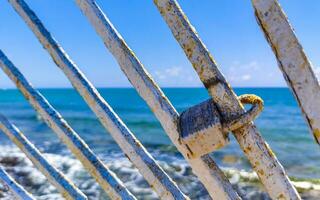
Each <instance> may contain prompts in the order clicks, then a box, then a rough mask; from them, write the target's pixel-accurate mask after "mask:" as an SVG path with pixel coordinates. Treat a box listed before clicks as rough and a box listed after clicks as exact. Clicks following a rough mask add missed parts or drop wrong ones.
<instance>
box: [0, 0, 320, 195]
mask: <svg viewBox="0 0 320 200" xmlns="http://www.w3.org/2000/svg"><path fill="white" fill-rule="evenodd" d="M9 2H10V3H11V4H12V6H13V7H14V9H15V10H16V11H17V13H18V14H19V15H20V16H21V17H22V18H23V20H24V21H25V22H26V23H27V25H28V26H29V27H30V29H31V30H32V31H33V32H34V34H35V35H36V37H37V38H38V39H39V41H40V43H41V44H42V45H43V47H44V48H45V49H46V50H47V51H48V52H49V53H50V55H51V57H52V59H53V60H54V62H55V63H56V64H57V65H58V66H59V68H61V70H62V71H63V72H64V73H65V75H66V76H67V78H68V79H69V80H70V82H71V83H72V85H73V87H74V88H75V89H76V90H77V91H78V92H79V94H80V95H81V96H82V97H83V99H84V100H85V101H86V102H87V104H88V106H89V107H90V108H91V110H92V111H93V112H94V113H95V114H96V116H97V117H98V119H99V120H100V122H101V124H102V125H103V126H104V127H105V128H106V129H107V130H108V131H109V132H110V134H111V135H112V137H113V138H114V140H115V141H116V142H117V143H118V145H119V146H120V148H121V149H122V151H123V152H124V153H125V155H126V156H127V157H128V158H129V159H130V161H131V162H132V163H133V164H134V165H135V166H136V167H137V168H138V170H139V172H140V173H141V174H142V175H143V176H144V178H145V179H146V181H147V182H148V183H149V184H150V186H151V187H152V188H153V189H154V190H155V192H156V193H157V194H158V196H159V197H160V198H162V199H188V197H187V196H186V195H185V194H183V193H182V192H181V191H180V189H179V188H178V186H177V184H176V183H175V182H174V181H173V180H172V179H171V178H170V177H169V176H168V175H167V174H166V173H165V171H164V170H163V169H161V167H160V166H159V165H158V164H157V163H156V161H155V160H154V159H153V158H152V156H151V155H150V154H149V153H148V152H147V150H146V149H145V148H144V147H143V145H142V144H141V143H140V142H139V141H138V139H137V138H136V137H135V136H134V134H133V133H132V132H131V131H130V130H129V129H128V128H127V127H126V125H125V124H124V123H123V122H122V121H121V119H120V118H119V117H118V116H117V114H116V113H115V112H114V111H113V109H112V108H111V107H110V106H109V104H108V103H107V102H106V101H105V100H104V99H103V98H102V96H101V95H100V94H99V92H98V91H97V90H96V88H95V87H94V86H93V85H92V84H91V83H90V81H89V80H88V79H87V78H86V77H85V75H84V74H83V73H82V72H81V71H80V69H79V68H78V67H77V66H76V65H75V63H74V62H73V61H72V60H71V59H70V58H69V56H68V55H67V54H66V53H65V52H64V50H63V48H62V47H61V46H59V44H58V43H57V41H56V40H55V39H54V38H53V37H52V35H51V34H50V32H49V31H48V30H47V29H46V28H45V27H44V25H43V24H42V23H41V21H40V19H39V18H38V17H37V16H36V15H35V13H34V12H33V11H32V10H31V9H30V8H29V7H28V5H27V4H26V3H25V2H24V1H23V0H9ZM76 3H77V5H78V6H79V8H80V9H81V11H82V12H83V13H84V15H85V16H86V17H87V18H88V20H89V21H90V23H91V24H92V25H93V27H94V28H95V30H96V32H97V33H98V35H99V36H100V37H101V39H102V40H103V42H104V44H105V46H106V48H107V49H108V50H109V51H110V52H111V53H112V55H113V56H114V57H115V58H116V60H117V61H118V63H119V66H120V68H121V69H122V71H123V72H124V73H125V75H126V76H127V78H128V79H129V81H130V82H131V84H132V85H133V86H134V87H135V89H136V90H137V92H138V93H139V95H140V96H141V97H142V98H143V99H144V100H145V102H146V103H147V104H148V106H149V107H150V109H151V110H152V112H153V113H154V114H155V116H156V117H157V118H158V120H159V121H160V123H161V125H162V127H163V129H164V130H165V132H166V133H167V134H168V136H169V138H170V139H171V141H172V142H173V143H174V144H175V146H176V147H177V148H178V150H179V151H180V152H181V153H182V155H183V156H184V157H185V159H186V160H187V161H188V162H189V164H190V165H191V167H192V169H193V172H194V173H195V175H197V176H198V178H199V179H200V181H201V182H202V183H203V185H204V186H205V188H206V189H207V191H208V193H209V194H210V196H211V197H212V198H213V199H219V200H220V199H241V197H240V196H239V195H238V194H237V192H236V191H235V190H234V189H233V188H232V185H231V184H230V182H229V181H228V179H227V178H226V176H225V175H224V173H223V172H222V171H221V169H220V168H219V167H218V166H217V164H216V163H215V162H214V160H213V158H212V157H211V156H210V155H209V154H208V153H210V152H212V151H214V150H215V149H218V148H222V147H223V146H225V145H227V143H228V141H229V139H228V131H231V132H232V133H233V134H234V136H235V138H236V139H237V141H238V143H239V145H240V147H241V149H242V150H243V152H244V154H245V155H246V156H247V158H248V160H249V161H250V163H251V165H252V168H253V169H254V170H255V171H256V173H257V174H258V176H259V178H260V180H261V182H262V183H263V185H264V186H265V188H266V190H267V192H268V193H269V195H270V197H271V198H272V199H301V198H300V196H299V194H298V193H297V191H296V189H295V188H294V186H293V185H292V183H291V182H290V180H289V178H288V176H287V175H286V173H285V171H284V169H283V167H282V166H281V164H280V163H279V161H278V160H277V158H276V157H275V155H274V154H273V152H272V151H271V149H270V148H269V146H268V144H267V143H266V142H265V141H264V139H263V138H262V137H261V135H260V133H259V131H258V129H257V128H256V126H255V125H254V123H253V119H254V117H255V116H256V115H257V114H258V113H259V112H260V111H261V109H262V104H263V102H262V100H261V99H260V98H258V97H255V96H253V95H245V96H241V97H237V96H236V95H235V93H234V92H233V90H232V88H231V87H230V85H229V83H228V82H227V80H226V79H225V78H224V76H223V75H222V73H221V72H220V70H219V68H218V66H217V64H216V63H215V61H214V59H213V57H212V56H211V54H210V53H209V51H208V50H207V49H206V47H205V46H204V44H203V43H202V41H201V40H200V38H199V36H198V34H197V33H196V31H195V29H194V27H192V25H191V24H190V22H189V21H188V19H187V17H186V15H185V14H184V13H183V11H182V9H181V7H180V6H179V4H178V3H177V1H176V0H154V3H155V6H156V7H157V8H158V10H159V11H160V14H161V15H162V17H163V18H164V20H165V22H166V23H167V24H168V26H169V28H170V29H171V31H172V34H173V36H174V37H175V38H176V40H177V42H178V43H179V44H180V46H181V47H182V49H183V50H184V52H185V54H186V56H187V58H188V59H189V60H190V62H191V63H192V65H193V67H194V69H195V70H196V72H197V73H198V75H199V78H200V80H201V81H202V83H203V85H204V86H205V87H206V88H207V90H208V93H209V95H210V96H211V99H210V100H208V101H205V102H203V103H201V104H198V105H195V106H193V107H191V108H189V109H188V110H187V111H185V112H183V113H182V114H181V115H180V114H179V113H178V112H177V111H176V110H175V108H174V107H173V106H172V104H171V103H170V101H169V99H168V98H167V97H166V96H165V94H164V93H163V92H162V90H161V89H160V87H159V86H158V85H157V84H156V83H155V82H154V81H153V79H152V77H151V76H150V74H149V73H148V72H147V70H146V69H145V68H144V66H143V65H142V63H141V62H140V61H139V60H138V58H137V57H136V56H135V54H134V53H133V51H132V50H131V49H130V48H129V47H128V45H127V44H126V42H125V41H124V39H123V38H122V37H121V35H120V34H119V33H118V32H117V30H116V29H115V28H114V26H113V25H112V23H111V22H110V21H109V19H108V18H107V16H106V15H105V14H104V13H103V11H102V10H101V9H100V8H99V6H98V5H97V4H96V2H95V1H94V0H76ZM252 3H253V6H254V9H255V14H256V17H257V21H258V23H259V25H260V26H261V28H262V30H263V32H264V33H265V35H266V38H267V39H268V41H269V43H270V45H271V46H272V48H273V50H274V52H275V54H276V57H277V59H278V61H279V64H280V68H281V69H282V70H283V73H284V75H285V78H286V80H287V82H288V84H289V86H291V87H292V90H293V92H294V94H295V96H296V98H297V100H298V102H299V105H300V106H301V108H302V110H303V112H304V114H305V117H306V118H307V121H308V124H309V126H310V128H311V129H312V130H313V133H314V135H315V138H316V139H317V141H318V140H319V138H320V131H319V128H320V121H318V120H319V119H320V118H319V117H318V115H319V112H318V111H320V110H319V106H317V104H316V103H317V101H318V100H317V99H318V97H319V95H320V88H319V83H318V81H317V79H316V78H315V75H314V73H313V71H312V67H311V64H310V62H309V61H308V60H307V58H306V56H305V54H304V52H303V50H302V47H301V45H300V44H299V42H298V40H297V38H296V37H295V35H294V33H293V31H292V29H291V27H290V25H289V23H288V21H287V19H286V17H285V15H284V13H283V11H282V10H281V7H280V5H279V4H278V3H277V1H276V0H263V1H262V0H253V1H252ZM275 19H277V20H275ZM0 67H1V68H2V69H3V70H4V72H5V73H6V74H7V75H8V76H9V77H10V78H11V79H12V81H13V82H14V83H15V84H16V86H17V88H19V89H20V91H21V92H22V93H23V95H24V96H25V97H26V99H27V100H28V101H29V102H30V103H31V105H32V106H33V107H34V108H35V110H36V111H37V112H39V113H40V115H41V116H42V118H43V119H44V121H45V122H46V123H47V124H48V125H49V127H51V128H52V129H53V130H54V131H55V132H56V133H57V135H58V136H59V137H60V139H61V140H62V141H63V142H64V143H65V144H66V145H67V146H68V148H69V149H70V150H71V151H72V152H73V153H74V154H75V156H76V157H77V158H78V159H79V160H80V161H81V162H82V164H83V165H84V167H85V168H86V169H87V170H88V171H89V172H90V173H91V175H92V176H93V177H94V178H95V179H96V180H97V182H98V183H99V184H100V185H101V186H102V188H103V189H104V190H105V191H106V192H107V194H108V195H109V196H110V197H111V198H112V199H135V197H134V196H133V195H132V194H131V193H130V191H129V190H127V189H126V187H125V186H124V185H123V183H122V182H121V181H120V180H119V179H118V178H117V177H116V175H115V174H114V173H113V172H111V171H110V170H109V169H108V168H107V167H106V166H105V165H104V164H103V163H102V162H101V161H100V160H99V159H98V158H97V157H96V156H95V155H94V154H93V152H92V151H91V150H90V149H89V147H88V146H87V145H86V144H85V142H84V141H83V140H82V139H81V138H80V137H79V136H78V135H77V133H76V132H75V131H74V130H73V129H72V128H71V127H70V126H69V125H68V124H67V122H66V121H65V120H64V119H63V118H62V116H61V115H60V114H59V113H58V112H57V111H56V110H54V108H53V107H52V106H51V105H50V104H49V102H47V100H46V99H45V98H44V97H43V96H42V95H41V94H40V93H39V92H38V91H37V90H35V89H34V88H33V87H32V86H31V84H30V83H29V82H28V81H27V80H26V78H25V77H24V76H23V75H22V74H21V73H20V72H19V70H18V69H17V68H16V67H15V66H14V65H13V63H12V62H11V61H10V60H9V59H8V58H7V57H6V56H5V55H4V54H3V53H2V52H1V51H0ZM245 103H249V104H253V107H252V108H251V109H250V110H249V111H247V112H246V111H245V110H244V108H243V105H242V104H245ZM199 113H200V114H199ZM196 114H199V115H196ZM202 115H205V117H206V119H209V120H206V123H209V124H205V123H204V122H201V120H200V123H202V124H193V121H192V120H193V118H197V119H201V117H203V116H202ZM210 120H211V121H210ZM0 122H1V124H0V128H1V129H2V130H4V132H5V133H6V134H7V135H8V136H9V137H10V138H11V139H12V140H13V141H14V142H15V143H16V144H17V146H19V147H20V148H21V149H22V150H23V151H24V152H25V153H26V154H27V155H28V156H29V158H30V159H31V160H32V161H33V162H34V164H35V165H36V166H37V167H38V168H39V169H40V171H42V172H43V173H44V174H45V175H46V177H47V178H48V179H49V180H50V181H51V182H52V183H53V184H54V185H55V186H56V187H57V188H58V190H59V191H60V192H61V193H62V194H65V195H64V196H65V197H66V198H70V199H85V198H86V197H85V196H84V195H83V194H82V193H81V192H80V191H79V190H78V189H77V188H76V186H74V185H73V184H72V183H71V182H70V181H68V180H67V179H66V178H64V177H63V175H62V174H61V173H60V172H59V171H58V170H56V169H55V168H53V167H51V165H50V164H49V163H48V162H47V161H46V160H45V159H44V158H43V157H42V156H41V154H40V152H39V151H38V150H37V149H36V148H35V147H34V146H33V145H32V144H31V143H30V142H29V141H28V140H27V139H26V138H25V137H24V136H23V134H22V133H21V132H19V130H18V129H17V128H16V127H15V126H14V125H12V124H10V122H8V121H7V120H6V119H5V118H4V117H0ZM184 123H187V126H186V127H184V125H185V124H184ZM198 125H199V126H198ZM195 126H197V127H196V128H195ZM182 134H184V135H182ZM201 134H202V135H201ZM199 135H201V136H202V137H198V136H199ZM186 138H187V139H186ZM190 138H191V139H190ZM201 138H202V139H201ZM203 138H204V139H203ZM195 150H196V152H195ZM40 160H41V161H40ZM50 170H51V171H50ZM0 178H1V179H2V180H4V181H5V182H6V183H7V184H8V185H9V186H10V188H11V189H12V190H13V191H15V192H16V193H17V194H21V195H20V197H21V198H22V199H23V198H24V197H26V199H27V198H29V199H31V198H32V197H27V196H28V193H26V192H25V191H24V190H23V189H22V188H21V187H20V186H18V185H17V184H16V183H15V182H12V184H11V183H10V182H8V181H7V180H9V178H10V177H8V176H7V174H6V173H5V172H4V171H3V170H2V169H0ZM10 180H11V179H10ZM72 192H73V193H72ZM23 195H24V196H23ZM77 195H79V196H78V197H79V198H78V197H77ZM18 196H19V195H18Z"/></svg>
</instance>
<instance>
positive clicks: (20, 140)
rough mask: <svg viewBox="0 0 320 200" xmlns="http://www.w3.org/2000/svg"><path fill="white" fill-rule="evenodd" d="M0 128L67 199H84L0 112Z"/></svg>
mask: <svg viewBox="0 0 320 200" xmlns="http://www.w3.org/2000/svg"><path fill="white" fill-rule="evenodd" d="M0 130H1V131H2V132H4V133H5V134H6V135H7V136H8V137H9V138H10V140H11V141H12V142H13V143H15V144H16V145H17V146H18V147H19V148H20V149H21V151H22V152H24V153H25V154H26V156H27V157H28V158H29V159H30V160H31V161H32V163H33V164H34V165H35V166H36V167H37V168H38V169H39V170H40V171H41V172H42V173H43V174H45V176H46V177H48V180H49V182H50V183H52V184H53V185H54V186H55V187H56V188H57V189H58V190H59V192H60V193H61V194H62V196H64V197H66V198H67V199H79V200H84V199H87V197H86V196H85V195H84V194H83V193H82V192H81V191H80V190H79V189H78V188H77V187H75V186H74V184H73V183H71V181H69V180H68V179H67V178H66V177H65V176H64V175H63V174H62V173H61V172H60V171H59V170H57V169H56V168H55V167H53V166H52V164H50V163H49V162H48V161H47V160H46V159H45V158H44V157H43V155H42V154H41V153H40V151H39V150H38V149H37V148H36V147H35V146H34V145H33V144H32V143H31V142H30V141H29V140H28V139H27V138H26V137H25V136H24V134H23V133H21V132H20V130H19V129H18V128H17V127H16V126H15V125H13V124H12V123H10V122H9V121H8V120H7V119H6V118H5V117H4V116H3V115H1V114H0Z"/></svg>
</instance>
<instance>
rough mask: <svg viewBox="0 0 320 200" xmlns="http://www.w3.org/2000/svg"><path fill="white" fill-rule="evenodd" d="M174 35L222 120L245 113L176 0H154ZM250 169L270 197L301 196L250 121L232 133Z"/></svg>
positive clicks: (296, 197) (287, 197)
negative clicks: (254, 172)
mask: <svg viewBox="0 0 320 200" xmlns="http://www.w3.org/2000/svg"><path fill="white" fill-rule="evenodd" d="M154 3H155V5H156V6H157V7H158V9H159V11H160V13H161V15H162V16H163V18H164V19H165V21H166V23H167V24H168V26H169V27H170V29H171V31H172V33H173V35H174V37H175V38H176V40H177V41H178V43H179V44H180V46H181V47H182V48H183V50H184V52H185V54H186V56H187V57H188V59H189V60H190V62H191V63H192V65H193V67H194V69H195V70H196V72H197V73H198V75H199V77H200V79H201V81H202V82H203V84H204V86H205V87H206V88H207V90H208V92H209V94H210V96H211V97H212V99H213V101H214V102H215V103H216V105H217V107H218V109H219V111H220V113H221V114H222V116H223V118H224V119H231V118H232V117H233V116H237V115H239V114H242V113H243V112H244V108H243V106H242V105H241V103H240V102H239V100H238V98H237V96H236V95H235V93H234V92H233V90H232V88H231V87H230V85H229V83H228V82H227V81H226V79H225V78H224V76H223V75H222V73H221V72H220V70H219V68H218V66H217V64H216V63H215V61H214V59H213V57H212V56H211V54H210V53H209V51H208V50H207V48H206V47H205V46H204V44H203V43H202V41H201V40H200V38H199V36H198V34H197V33H196V31H195V28H194V27H192V25H191V24H190V22H189V21H188V19H187V17H186V15H185V14H184V13H183V11H182V10H181V8H180V6H179V5H178V3H177V1H175V0H154ZM233 134H234V136H235V138H236V139H237V141H238V142H239V144H240V147H241V148H242V150H243V151H244V153H245V155H246V156H247V158H248V159H249V161H250V163H251V165H252V167H253V169H254V170H255V171H256V172H257V174H258V176H259V178H260V180H261V181H262V183H263V184H264V186H265V188H266V190H267V191H268V193H269V195H270V196H271V198H273V199H300V197H299V194H298V193H297V191H296V189H295V188H294V186H293V185H292V184H291V182H290V180H289V178H288V177H287V175H286V173H285V171H284V169H283V167H282V166H281V164H280V163H279V161H278V160H277V158H276V157H275V155H274V154H273V153H272V151H271V149H270V148H269V146H268V144H267V143H266V142H265V141H264V139H263V138H262V137H261V135H260V133H259V131H258V130H257V128H256V127H255V126H254V124H253V123H251V124H249V125H248V126H245V127H243V128H240V129H238V130H236V131H234V132H233Z"/></svg>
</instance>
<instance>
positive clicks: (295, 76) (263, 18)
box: [252, 0, 320, 144]
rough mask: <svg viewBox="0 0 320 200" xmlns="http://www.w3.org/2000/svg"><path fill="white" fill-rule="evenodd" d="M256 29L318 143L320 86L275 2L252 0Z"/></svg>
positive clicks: (319, 136)
mask: <svg viewBox="0 0 320 200" xmlns="http://www.w3.org/2000/svg"><path fill="white" fill-rule="evenodd" d="M252 4H253V7H254V9H255V15H256V19H257V22H258V24H259V26H260V27H261V29H262V31H263V33H264V34H265V37H266V39H267V41H268V42H269V44H270V46H271V48H272V50H273V52H274V54H275V56H276V58H277V61H278V64H279V68H280V69H281V71H282V73H283V76H284V79H285V80H286V82H287V84H288V86H289V88H291V91H292V93H293V94H294V96H295V98H296V100H297V102H298V104H299V106H300V108H301V111H302V113H303V115H304V117H305V119H306V121H307V123H308V125H309V127H310V130H311V131H312V133H313V136H314V138H315V140H316V141H317V143H318V144H320V106H319V105H320V85H319V81H318V80H317V77H316V76H315V74H314V72H313V70H312V64H311V62H310V61H309V60H308V58H307V56H306V54H305V53H304V51H303V48H302V46H301V45H300V43H299V41H298V39H297V37H296V36H295V34H294V32H293V29H292V27H291V26H290V24H289V22H288V19H287V17H286V15H285V14H284V12H283V11H282V9H281V7H280V5H279V3H278V1H276V0H268V1H264V0H253V1H252Z"/></svg>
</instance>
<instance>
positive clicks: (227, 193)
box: [76, 0, 240, 199]
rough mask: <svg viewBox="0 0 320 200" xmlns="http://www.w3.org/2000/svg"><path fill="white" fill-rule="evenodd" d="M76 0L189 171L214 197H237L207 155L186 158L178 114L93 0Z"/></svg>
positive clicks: (186, 151) (185, 148) (187, 156)
mask: <svg viewBox="0 0 320 200" xmlns="http://www.w3.org/2000/svg"><path fill="white" fill-rule="evenodd" d="M76 2H77V4H78V5H79V7H80V8H81V10H82V12H83V13H84V14H85V15H86V16H87V18H88V19H89V21H90V22H91V23H92V25H93V26H94V28H95V29H96V31H97V33H98V34H99V35H100V36H101V38H102V40H103V42H104V44H105V45H106V47H107V48H108V49H109V50H110V52H111V53H112V54H113V55H114V57H115V58H116V59H117V61H118V63H119V65H120V67H121V69H122V70H123V72H124V73H125V74H126V76H127V77H128V79H129V80H130V82H131V84H132V85H133V86H134V87H135V88H136V90H137V91H138V93H139V94H140V96H141V97H142V98H143V99H144V100H145V101H146V102H147V104H148V105H149V107H150V108H151V110H152V111H153V112H154V113H155V115H156V117H157V118H158V119H159V121H160V123H161V125H162V127H163V128H164V129H165V131H166V132H167V134H168V136H169V137H170V139H171V141H172V142H173V143H174V144H175V145H176V147H177V148H178V150H179V151H180V152H181V153H182V154H183V156H184V157H185V158H186V159H187V160H188V162H189V163H190V165H191V166H192V169H193V172H194V173H195V174H196V175H197V176H198V177H199V178H200V180H201V182H202V183H203V184H204V186H205V187H206V188H207V190H208V192H209V194H210V196H211V197H212V198H214V199H240V197H239V196H238V194H237V193H236V192H235V191H234V190H233V188H232V185H231V184H230V182H229V181H228V179H227V178H226V177H225V176H224V174H223V172H222V171H221V170H220V169H219V168H218V166H217V165H216V163H215V162H214V161H213V160H212V158H211V157H210V156H209V155H205V156H202V157H201V158H196V159H191V158H190V156H189V155H188V154H189V151H188V149H187V147H186V146H185V145H182V144H181V143H180V142H179V137H180V134H179V126H178V119H179V114H178V113H177V111H176V110H175V109H174V107H173V106H172V104H171V103H170V102H169V100H168V99H167V98H166V96H165V95H164V94H163V92H162V91H161V89H160V88H159V87H158V86H157V85H156V83H155V82H154V81H153V80H152V78H151V76H150V75H149V74H148V73H147V71H146V70H145V68H144V67H143V65H142V64H141V63H140V61H139V60H138V58H137V57H136V56H135V55H134V53H133V52H132V50H131V49H130V48H129V47H128V46H127V44H126V43H125V41H124V40H123V39H122V37H121V36H120V34H119V33H118V32H117V31H116V30H115V28H114V27H113V25H112V24H111V22H110V21H109V20H108V18H107V17H106V16H105V14H104V13H103V12H102V11H101V9H100V8H99V7H98V6H97V4H96V3H95V1H94V0H77V1H76Z"/></svg>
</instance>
